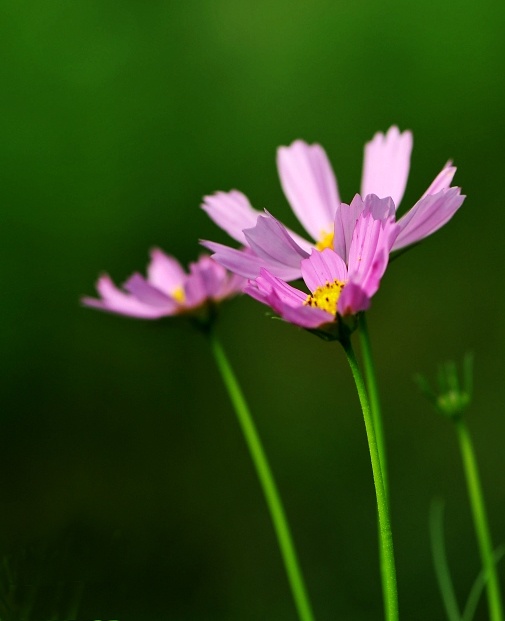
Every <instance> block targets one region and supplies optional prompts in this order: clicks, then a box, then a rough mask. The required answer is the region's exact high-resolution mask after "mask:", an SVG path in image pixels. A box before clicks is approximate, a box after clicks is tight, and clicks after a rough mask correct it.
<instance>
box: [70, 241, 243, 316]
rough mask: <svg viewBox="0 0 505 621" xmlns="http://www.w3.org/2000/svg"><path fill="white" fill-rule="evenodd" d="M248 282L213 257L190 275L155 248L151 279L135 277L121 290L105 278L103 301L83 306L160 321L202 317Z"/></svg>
mask: <svg viewBox="0 0 505 621" xmlns="http://www.w3.org/2000/svg"><path fill="white" fill-rule="evenodd" d="M243 285H244V279H243V278H241V277H240V276H237V275H232V274H229V273H228V272H227V271H226V269H225V268H224V267H222V266H221V265H219V263H216V262H215V261H214V260H213V259H212V258H211V257H208V256H201V257H200V258H199V259H198V261H196V262H195V263H190V265H189V273H186V272H185V271H184V269H183V268H182V266H181V264H180V263H179V262H178V261H177V260H176V259H175V258H174V257H171V256H169V255H167V254H165V253H164V252H163V251H162V250H159V249H158V248H155V249H153V250H152V251H151V261H150V263H149V265H148V267H147V278H144V277H143V276H142V275H141V274H139V273H135V274H133V275H132V276H131V277H130V278H129V279H128V280H127V281H126V282H125V283H124V285H123V290H121V289H119V288H118V287H116V286H115V284H114V283H113V282H112V280H111V278H110V277H109V276H108V275H107V274H104V275H102V276H100V278H99V279H98V282H97V283H96V288H97V291H98V293H99V294H100V296H101V299H95V298H89V297H84V298H83V299H82V303H83V304H84V305H86V306H90V307H92V308H98V309H100V310H103V311H108V312H110V313H118V314H119V315H127V316H129V317H138V318H141V319H159V318H160V317H166V316H171V315H182V314H192V315H196V314H201V313H202V311H205V310H208V309H209V308H210V307H211V306H212V305H213V304H214V303H215V302H220V301H221V300H223V299H224V298H228V297H231V296H232V295H235V294H236V293H238V292H239V291H240V290H241V289H242V287H243Z"/></svg>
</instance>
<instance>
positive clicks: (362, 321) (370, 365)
mask: <svg viewBox="0 0 505 621" xmlns="http://www.w3.org/2000/svg"><path fill="white" fill-rule="evenodd" d="M358 334H359V338H360V344H361V351H362V354H363V366H364V369H365V381H366V388H367V391H368V397H369V399H370V409H371V410H372V420H373V426H374V429H375V437H376V440H377V450H378V451H379V458H380V464H381V472H382V480H383V482H384V490H385V493H386V498H387V500H388V502H389V489H388V473H387V457H386V445H385V442H384V428H383V425H382V415H381V405H380V399H379V388H378V384H377V376H376V374H375V365H374V362H373V356H372V347H371V345H370V336H369V333H368V325H367V320H366V313H361V316H360V318H359V323H358ZM379 528H380V526H379ZM379 558H380V567H381V584H382V597H383V600H384V611H385V613H386V615H387V609H388V588H387V568H386V562H387V561H386V555H385V552H384V550H383V548H382V539H381V537H380V536H379Z"/></svg>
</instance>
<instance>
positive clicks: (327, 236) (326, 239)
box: [316, 231, 333, 250]
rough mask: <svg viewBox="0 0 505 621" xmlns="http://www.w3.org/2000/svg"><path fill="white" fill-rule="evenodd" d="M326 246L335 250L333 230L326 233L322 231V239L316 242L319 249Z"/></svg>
mask: <svg viewBox="0 0 505 621" xmlns="http://www.w3.org/2000/svg"><path fill="white" fill-rule="evenodd" d="M325 248H331V249H332V250H333V232H332V233H326V232H325V231H322V232H321V239H320V240H319V241H318V242H317V244H316V249H317V250H324V249H325Z"/></svg>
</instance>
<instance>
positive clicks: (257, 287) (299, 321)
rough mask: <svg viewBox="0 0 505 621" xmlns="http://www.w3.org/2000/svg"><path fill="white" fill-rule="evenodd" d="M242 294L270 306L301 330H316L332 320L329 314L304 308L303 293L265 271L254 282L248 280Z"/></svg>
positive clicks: (304, 295) (318, 309) (304, 298)
mask: <svg viewBox="0 0 505 621" xmlns="http://www.w3.org/2000/svg"><path fill="white" fill-rule="evenodd" d="M244 293H247V294H248V295H250V296H251V297H253V298H254V299H256V300H258V301H259V302H262V303H263V304H266V305H267V306H270V307H271V308H272V309H273V310H274V311H275V312H276V313H277V314H278V315H280V316H281V317H282V318H283V319H285V320H286V321H289V322H290V323H293V324H295V325H297V326H300V327H302V328H317V327H319V326H321V325H323V324H325V323H329V322H332V321H333V320H334V317H333V315H331V313H327V312H326V311H323V310H321V309H320V308H314V307H311V306H305V305H304V302H305V300H306V299H307V295H306V294H305V293H303V292H302V291H299V290H298V289H295V288H294V287H291V286H290V285H288V284H287V283H285V282H283V281H282V280H280V279H278V278H275V276H272V274H270V273H269V272H268V271H267V270H262V271H261V276H259V277H258V278H256V280H250V281H249V283H248V284H247V286H246V287H245V288H244Z"/></svg>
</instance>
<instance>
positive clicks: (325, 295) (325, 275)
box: [244, 194, 401, 332]
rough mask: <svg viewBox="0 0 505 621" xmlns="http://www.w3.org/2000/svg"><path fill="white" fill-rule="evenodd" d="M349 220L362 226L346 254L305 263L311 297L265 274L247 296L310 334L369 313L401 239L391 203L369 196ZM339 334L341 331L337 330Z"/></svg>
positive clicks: (318, 254) (326, 252) (327, 253)
mask: <svg viewBox="0 0 505 621" xmlns="http://www.w3.org/2000/svg"><path fill="white" fill-rule="evenodd" d="M342 208H343V210H344V211H345V212H346V214H345V217H346V218H348V216H349V217H351V218H353V219H354V214H355V213H357V212H358V211H359V215H358V216H357V218H356V223H355V226H354V228H353V230H352V231H351V235H350V237H349V238H348V244H347V245H346V246H345V247H343V248H342V249H341V250H342V254H340V253H339V252H336V251H335V250H332V249H331V248H325V249H323V250H317V249H313V250H312V253H311V255H310V256H309V257H308V258H305V259H303V260H302V262H301V273H302V276H303V279H304V281H305V284H306V285H307V287H308V289H309V290H310V294H307V293H304V292H303V291H300V290H299V289H295V288H294V287H292V286H291V285H288V284H287V283H286V282H285V280H283V279H282V278H279V277H277V276H274V275H273V274H272V273H271V272H270V271H269V270H268V269H265V268H261V269H260V275H259V276H258V277H257V278H255V279H254V280H249V284H248V285H247V286H246V287H245V288H244V291H245V293H247V294H249V295H250V296H251V297H253V298H255V299H256V300H259V301H260V302H262V303H263V304H267V305H268V306H270V307H271V308H272V309H273V310H274V311H275V312H276V313H278V314H279V315H280V316H281V317H283V318H284V319H285V320H286V321H289V322H291V323H294V324H296V325H298V326H301V327H303V328H308V329H319V328H322V327H325V326H326V327H328V328H329V332H331V330H332V327H331V326H327V324H333V325H334V326H335V325H338V322H336V319H337V315H339V316H341V317H347V316H349V315H355V314H356V313H359V312H361V311H365V310H367V309H368V307H369V306H370V300H371V298H372V296H373V295H374V294H375V293H376V291H377V290H378V288H379V284H380V280H381V278H382V276H383V274H384V272H385V270H386V267H387V264H388V259H389V253H390V251H391V248H392V247H393V246H394V244H395V241H396V240H397V238H398V235H399V234H400V231H401V229H400V225H399V224H398V223H395V218H394V204H393V201H392V199H391V198H386V199H379V198H378V197H377V196H375V195H374V194H369V195H368V196H367V197H366V198H365V200H364V201H362V200H361V198H360V197H356V198H355V199H354V201H353V203H352V204H351V205H343V206H342ZM337 332H338V330H337Z"/></svg>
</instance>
